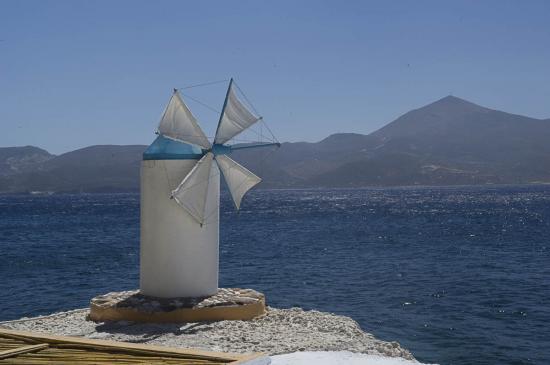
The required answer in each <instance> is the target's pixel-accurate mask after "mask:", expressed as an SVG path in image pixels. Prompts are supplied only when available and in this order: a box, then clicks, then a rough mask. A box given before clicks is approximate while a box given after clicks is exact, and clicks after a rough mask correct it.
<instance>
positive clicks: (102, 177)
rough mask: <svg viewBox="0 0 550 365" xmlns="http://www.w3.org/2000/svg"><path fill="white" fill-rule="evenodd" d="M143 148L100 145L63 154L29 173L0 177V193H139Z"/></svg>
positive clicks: (138, 146)
mask: <svg viewBox="0 0 550 365" xmlns="http://www.w3.org/2000/svg"><path fill="white" fill-rule="evenodd" d="M146 147H147V146H140V145H133V146H112V145H100V146H91V147H86V148H82V149H79V150H76V151H71V152H68V153H64V154H62V155H59V156H55V157H52V158H50V159H47V160H45V161H44V162H43V163H41V164H39V165H37V166H35V168H34V169H32V170H30V171H24V172H22V173H19V174H11V175H8V176H0V191H3V192H28V191H56V192H124V191H138V190H139V164H140V161H141V154H142V153H143V151H145V148H146ZM3 150H4V149H2V148H0V156H1V155H2V152H3Z"/></svg>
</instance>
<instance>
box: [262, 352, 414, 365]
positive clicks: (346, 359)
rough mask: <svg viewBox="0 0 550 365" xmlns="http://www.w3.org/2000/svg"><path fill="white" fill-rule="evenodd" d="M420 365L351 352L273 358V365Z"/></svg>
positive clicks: (313, 353)
mask: <svg viewBox="0 0 550 365" xmlns="http://www.w3.org/2000/svg"><path fill="white" fill-rule="evenodd" d="M344 364H345V365H420V364H421V363H419V362H417V361H415V360H406V359H402V358H395V357H385V356H378V355H368V354H356V353H353V352H349V351H337V352H328V351H319V352H294V353H292V354H284V355H276V356H272V357H271V365H344Z"/></svg>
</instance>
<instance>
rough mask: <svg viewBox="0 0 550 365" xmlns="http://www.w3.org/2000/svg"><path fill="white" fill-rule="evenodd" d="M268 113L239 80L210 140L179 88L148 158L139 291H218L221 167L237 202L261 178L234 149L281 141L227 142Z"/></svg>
mask: <svg viewBox="0 0 550 365" xmlns="http://www.w3.org/2000/svg"><path fill="white" fill-rule="evenodd" d="M261 119H262V118H261V117H260V116H258V115H256V113H254V112H252V111H251V110H250V109H249V108H248V107H247V106H246V105H245V103H243V102H242V101H241V100H240V98H239V97H238V94H237V92H236V90H235V83H234V81H233V79H231V80H230V81H229V86H228V89H227V93H226V96H225V102H224V105H223V109H222V111H221V115H220V118H219V122H218V126H217V129H216V134H215V137H214V139H213V142H212V143H211V142H210V141H209V140H208V138H207V137H206V135H205V134H204V132H203V131H202V129H201V128H200V127H199V124H198V122H197V119H196V118H195V117H194V116H193V114H192V113H191V111H190V109H189V108H188V107H187V105H186V104H185V102H184V101H183V99H182V97H181V95H180V93H179V92H178V90H174V93H173V94H172V97H171V98H170V101H169V102H168V105H167V107H166V109H165V110H164V113H163V115H162V118H161V121H160V124H159V127H158V134H159V136H158V137H157V139H156V140H155V141H154V142H153V144H151V145H150V146H149V147H148V148H147V150H146V151H145V152H144V154H143V161H142V164H141V225H140V226H141V236H140V291H141V292H142V293H143V294H145V295H150V296H155V297H161V298H174V297H204V296H209V295H213V294H215V293H216V292H217V290H218V247H219V204H220V174H221V175H223V177H224V179H225V181H226V183H227V187H228V188H229V192H230V194H231V197H232V199H233V202H234V204H235V207H236V208H237V209H239V208H240V205H241V201H242V199H243V196H244V195H245V194H246V192H247V191H248V190H250V189H251V188H252V187H254V186H255V185H257V184H258V183H259V182H260V181H261V179H260V178H259V177H258V176H256V175H255V174H253V173H252V172H250V171H249V170H247V169H246V168H245V167H243V166H241V165H239V164H238V163H237V162H235V161H234V160H233V159H231V158H230V157H229V156H228V155H229V154H231V153H232V152H233V151H234V150H237V149H244V148H260V147H269V146H280V144H279V143H277V142H274V143H253V144H244V145H229V144H227V142H228V141H230V140H231V139H232V138H234V137H235V136H237V135H239V134H240V133H242V132H243V131H244V130H246V129H247V128H249V127H250V126H252V125H253V124H255V123H256V122H258V121H260V120H261Z"/></svg>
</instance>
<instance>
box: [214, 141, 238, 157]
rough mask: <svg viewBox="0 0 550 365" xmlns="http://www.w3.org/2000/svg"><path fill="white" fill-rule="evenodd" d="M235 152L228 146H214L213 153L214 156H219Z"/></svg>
mask: <svg viewBox="0 0 550 365" xmlns="http://www.w3.org/2000/svg"><path fill="white" fill-rule="evenodd" d="M231 152H233V150H232V149H231V146H226V145H223V144H214V145H212V153H213V154H214V156H217V155H229V154H230V153H231Z"/></svg>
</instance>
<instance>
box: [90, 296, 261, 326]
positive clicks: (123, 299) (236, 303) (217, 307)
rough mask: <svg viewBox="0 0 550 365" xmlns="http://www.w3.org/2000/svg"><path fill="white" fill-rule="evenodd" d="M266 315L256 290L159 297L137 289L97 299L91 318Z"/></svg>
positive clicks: (208, 318) (173, 319)
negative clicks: (188, 296)
mask: <svg viewBox="0 0 550 365" xmlns="http://www.w3.org/2000/svg"><path fill="white" fill-rule="evenodd" d="M265 312H266V309H265V297H264V295H263V294H262V293H259V292H257V291H255V290H252V289H229V288H220V289H218V292H217V293H216V294H214V295H212V296H209V297H202V298H155V297H149V296H146V295H142V294H141V293H140V292H139V290H133V291H123V292H112V293H107V294H104V295H99V296H97V297H95V298H93V299H92V300H91V301H90V314H89V315H88V318H87V319H88V320H92V321H95V322H104V321H132V322H155V323H167V322H170V323H178V322H202V321H222V320H249V319H252V318H254V317H258V316H261V315H263V314H265Z"/></svg>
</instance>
